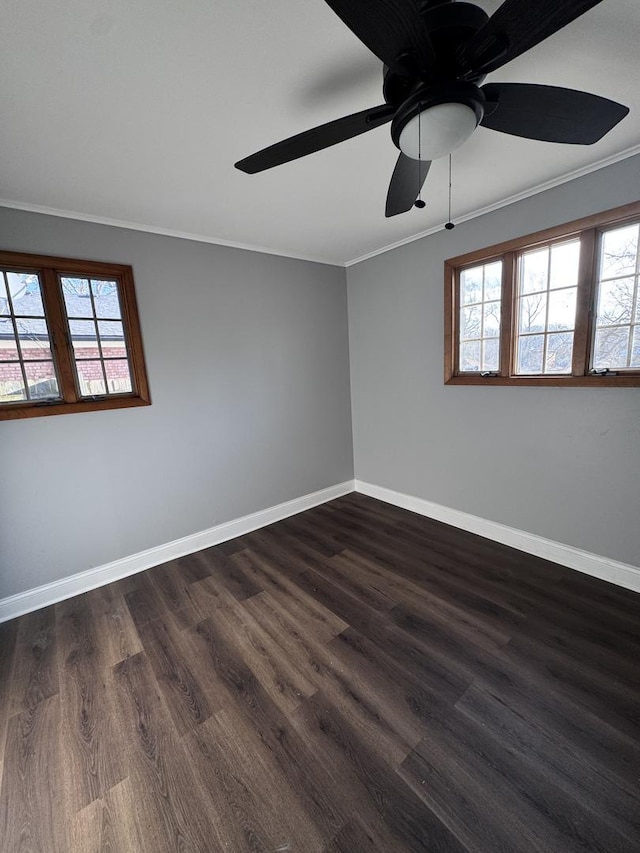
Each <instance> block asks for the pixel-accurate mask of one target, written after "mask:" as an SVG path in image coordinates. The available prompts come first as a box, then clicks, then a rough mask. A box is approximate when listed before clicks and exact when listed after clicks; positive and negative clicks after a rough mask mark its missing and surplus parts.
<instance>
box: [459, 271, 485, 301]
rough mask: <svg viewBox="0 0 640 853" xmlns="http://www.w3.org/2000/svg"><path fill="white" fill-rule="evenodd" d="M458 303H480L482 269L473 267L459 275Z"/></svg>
mask: <svg viewBox="0 0 640 853" xmlns="http://www.w3.org/2000/svg"><path fill="white" fill-rule="evenodd" d="M460 301H461V302H462V304H463V305H468V304H469V303H470V302H482V267H473V268H472V269H468V270H463V271H462V272H461V273H460Z"/></svg>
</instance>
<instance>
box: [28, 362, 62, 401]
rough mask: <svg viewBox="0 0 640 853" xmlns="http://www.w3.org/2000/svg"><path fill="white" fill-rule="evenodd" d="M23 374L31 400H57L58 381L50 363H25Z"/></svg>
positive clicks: (58, 395)
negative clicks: (25, 377)
mask: <svg viewBox="0 0 640 853" xmlns="http://www.w3.org/2000/svg"><path fill="white" fill-rule="evenodd" d="M24 372H25V374H26V376H27V385H28V389H29V398H30V399H31V400H51V399H54V400H55V399H59V397H60V392H59V390H58V381H57V379H56V372H55V369H54V367H53V362H52V361H36V362H27V363H25V366H24Z"/></svg>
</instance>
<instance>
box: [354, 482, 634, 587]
mask: <svg viewBox="0 0 640 853" xmlns="http://www.w3.org/2000/svg"><path fill="white" fill-rule="evenodd" d="M355 490H356V492H360V493H361V494H363V495H368V496H369V497H370V498H376V499H377V500H379V501H384V502H385V503H388V504H393V506H397V507H400V508H401V509H408V510H410V511H411V512H416V513H418V515H424V516H426V517H427V518H433V519H434V520H435V521H441V522H443V523H444V524H450V525H452V526H453V527H458V528H459V529H460V530H467V531H468V532H469V533H475V534H477V535H478V536H484V537H485V539H491V540H492V541H493V542H500V543H501V544H502V545H509V546H510V547H511V548H516V549H517V550H518V551H524V552H526V553H527V554H533V555H534V556H536V557H542V558H543V559H544V560H550V561H551V562H552V563H559V564H560V565H561V566H566V567H567V568H569V569H575V571H577V572H583V573H584V574H586V575H591V576H592V577H595V578H600V579H601V580H604V581H608V582H609V583H613V584H616V585H617V586H622V587H625V589H631V590H633V591H634V592H640V567H636V566H631V565H629V564H628V563H619V562H618V561H617V560H612V559H610V558H609V557H601V556H600V555H599V554H592V553H591V552H589V551H582V550H581V549H580V548H574V547H573V545H565V544H564V543H563V542H555V541H554V540H553V539H545V537H544V536H538V535H537V534H535V533H528V532H527V531H526V530H518V529H517V528H515V527H507V525H506V524H500V523H499V522H497V521H490V520H489V519H487V518H480V516H477V515H471V513H468V512H462V511H461V510H459V509H452V508H451V507H448V506H442V504H437V503H434V502H433V501H427V500H424V499H423V498H416V497H413V496H412V495H405V494H403V493H402V492H395V491H393V489H386V488H384V487H383V486H374V485H372V484H371V483H365V482H363V481H362V480H355Z"/></svg>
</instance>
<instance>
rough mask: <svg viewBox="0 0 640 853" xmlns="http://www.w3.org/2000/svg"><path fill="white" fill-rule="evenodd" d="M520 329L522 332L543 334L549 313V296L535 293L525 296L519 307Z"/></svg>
mask: <svg viewBox="0 0 640 853" xmlns="http://www.w3.org/2000/svg"><path fill="white" fill-rule="evenodd" d="M519 308H520V310H519V315H520V317H519V328H520V331H521V332H543V331H544V328H545V321H546V313H547V294H546V293H535V294H534V295H533V296H523V297H522V299H520V306H519Z"/></svg>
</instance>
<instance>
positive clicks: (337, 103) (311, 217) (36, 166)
mask: <svg viewBox="0 0 640 853" xmlns="http://www.w3.org/2000/svg"><path fill="white" fill-rule="evenodd" d="M478 5H481V6H483V7H484V8H485V9H486V10H487V11H489V12H491V11H493V10H494V9H495V8H497V6H498V5H499V3H498V2H497V0H480V2H479V3H478ZM2 19H3V20H2V28H1V29H0V79H1V80H2V86H1V89H0V128H1V129H0V199H2V200H3V201H1V202H0V203H1V204H11V203H15V204H17V205H18V206H26V207H29V206H35V207H36V208H49V209H55V210H58V211H68V212H74V213H76V214H81V215H83V216H86V217H88V218H92V217H95V218H98V219H101V220H118V221H120V222H123V223H128V224H135V225H137V226H142V227H147V228H150V229H152V230H160V231H169V232H180V233H182V234H187V235H198V236H199V237H200V238H204V239H210V240H212V241H214V242H230V243H236V244H242V245H245V246H250V247H256V248H264V249H267V250H269V251H273V252H277V253H280V254H285V255H294V256H299V257H307V258H313V259H319V260H324V261H327V262H330V263H338V264H342V263H346V262H349V261H352V260H353V259H355V258H359V257H362V256H364V255H366V254H369V253H372V252H375V251H376V250H379V249H381V248H383V247H386V246H390V245H392V244H394V243H397V242H398V241H403V240H405V239H407V238H411V237H412V236H414V235H417V234H419V233H422V232H424V231H427V230H430V229H433V228H434V227H436V226H438V225H441V224H442V223H443V222H444V221H445V220H446V218H447V209H446V205H447V201H446V184H447V175H446V169H447V163H446V160H441V161H438V162H436V163H435V164H434V166H433V168H432V170H431V173H430V175H429V178H428V184H427V191H426V193H425V196H426V198H427V201H428V204H427V207H426V208H425V209H424V210H422V211H418V210H414V211H412V212H410V213H408V214H405V215H402V216H398V217H395V218H394V219H390V220H387V219H385V217H384V202H385V196H386V191H387V185H388V182H389V178H390V176H391V172H392V170H393V166H394V163H395V159H396V156H397V150H396V149H395V148H394V146H393V143H392V142H391V139H390V136H389V129H388V127H382V128H378V129H377V130H374V131H371V132H370V133H368V134H365V135H364V136H360V137H358V138H356V139H352V140H350V141H348V142H346V143H343V144H342V145H339V146H337V147H334V148H331V149H327V150H326V151H323V152H319V153H317V154H314V155H312V156H311V157H308V158H305V159H302V160H298V161H296V162H294V163H290V164H287V165H284V166H281V167H279V168H276V169H273V170H271V171H268V172H264V173H262V174H259V175H253V176H249V175H245V174H243V173H241V172H239V171H237V170H236V169H234V168H233V163H234V162H235V161H236V160H238V159H240V158H241V157H244V156H246V155H247V154H251V153H253V152H254V151H257V150H258V149H260V148H263V147H264V146H266V145H269V144H271V143H273V142H276V141H278V140H280V139H282V138H284V137H286V136H289V135H292V134H294V133H298V132H300V131H302V130H305V129H307V128H309V127H313V126H315V125H317V124H321V123H323V122H326V121H330V120H331V119H334V118H338V117H340V116H342V115H345V114H348V113H351V112H356V111H358V110H362V109H365V108H367V107H369V106H374V105H377V104H379V103H382V96H381V89H380V86H381V67H380V65H379V63H378V61H377V60H376V59H375V58H374V57H373V56H372V55H371V54H369V52H368V51H367V50H366V48H365V47H364V46H363V45H362V44H361V43H360V42H359V41H358V40H357V39H356V38H355V36H353V35H352V33H351V32H350V31H349V30H348V29H347V28H346V27H345V26H344V24H342V22H341V21H340V20H339V19H338V18H337V17H336V15H335V14H334V13H333V12H332V11H331V9H330V8H329V7H328V6H327V5H326V4H325V3H324V2H323V0H270V2H268V3H267V2H265V0H244V2H238V0H182V1H181V2H176V0H5V2H4V3H3V12H2ZM639 37H640V3H638V1H637V0H603V2H602V3H600V5H598V6H597V7H595V8H594V9H592V10H591V11H590V12H587V13H586V14H585V15H584V16H583V17H582V18H580V19H578V20H577V21H576V22H574V23H573V24H571V25H570V26H569V27H567V28H565V29H564V30H563V31H561V32H560V33H557V34H556V35H555V36H553V37H552V38H550V39H549V40H548V41H546V42H545V43H543V44H542V45H540V46H538V47H536V48H534V49H533V50H531V51H530V52H529V53H527V54H525V55H524V56H522V57H520V58H518V59H517V60H515V61H514V62H512V63H510V64H509V65H507V66H506V67H505V68H503V69H501V70H499V71H498V72H496V73H495V74H493V75H491V77H490V78H489V79H491V80H504V81H513V82H532V83H546V84H552V85H560V86H568V87H574V88H580V89H584V90H587V91H591V92H594V93H596V94H599V95H604V96H606V97H609V98H613V99H614V100H618V101H621V102H622V103H625V104H627V105H628V106H629V107H631V113H630V115H629V116H628V117H627V118H626V119H625V120H624V121H623V122H622V123H621V124H620V125H619V126H618V127H616V128H615V129H614V130H613V131H612V132H611V133H610V134H609V135H608V136H606V137H605V138H604V139H603V140H602V141H601V142H599V143H597V144H596V145H594V146H588V147H582V146H568V145H549V144H545V143H542V142H532V141H526V140H521V139H516V138H514V137H509V136H506V135H504V134H500V133H495V132H493V131H489V130H485V129H483V128H480V129H479V130H478V131H477V133H476V134H475V135H474V136H472V137H471V139H470V140H469V141H468V142H467V143H466V144H465V145H464V146H463V147H462V148H461V149H460V150H459V152H458V153H457V154H455V155H454V218H455V216H458V218H460V217H461V216H465V215H468V214H469V213H471V212H473V211H477V210H479V209H482V208H484V207H486V206H490V205H494V204H498V203H500V202H501V201H503V200H504V199H506V198H509V197H512V196H514V195H517V194H520V193H525V192H527V191H529V190H531V189H532V188H535V187H538V186H540V185H542V184H544V183H546V182H549V181H555V180H557V179H559V178H561V177H563V176H566V175H569V174H572V173H575V172H576V171H579V170H584V169H588V168H589V167H591V166H593V165H594V164H596V163H601V162H602V161H606V160H608V159H609V158H615V157H618V156H620V155H621V154H622V153H623V152H628V151H630V150H633V151H636V150H640V86H638V77H639V71H640V64H639V61H638V40H639ZM0 239H1V238H0Z"/></svg>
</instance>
